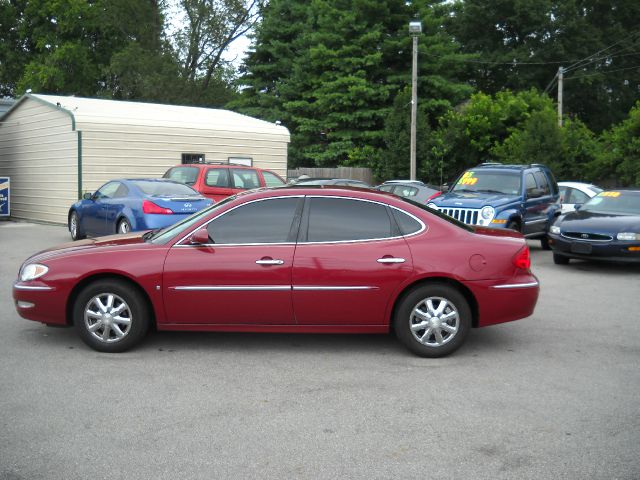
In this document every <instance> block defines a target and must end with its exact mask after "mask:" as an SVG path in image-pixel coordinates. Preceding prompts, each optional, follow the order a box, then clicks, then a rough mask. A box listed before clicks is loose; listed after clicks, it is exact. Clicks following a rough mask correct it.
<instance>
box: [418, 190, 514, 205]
mask: <svg viewBox="0 0 640 480" xmlns="http://www.w3.org/2000/svg"><path fill="white" fill-rule="evenodd" d="M519 198H520V197H519V196H517V195H507V194H504V193H500V194H495V193H482V192H461V193H458V192H450V193H445V194H443V195H440V196H439V197H436V198H434V199H433V200H431V202H433V203H435V204H436V205H437V206H438V207H441V208H482V207H484V206H485V205H491V206H492V207H501V206H503V205H508V204H510V203H516V202H517V201H518V199H519ZM431 202H429V203H431Z"/></svg>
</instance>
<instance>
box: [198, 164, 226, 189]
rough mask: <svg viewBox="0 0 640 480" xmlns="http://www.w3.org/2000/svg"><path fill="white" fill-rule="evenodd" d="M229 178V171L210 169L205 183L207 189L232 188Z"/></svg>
mask: <svg viewBox="0 0 640 480" xmlns="http://www.w3.org/2000/svg"><path fill="white" fill-rule="evenodd" d="M229 178H230V177H229V169H227V168H210V169H209V170H207V174H206V176H205V177H204V183H205V185H207V187H221V188H229V187H231V180H230V179H229Z"/></svg>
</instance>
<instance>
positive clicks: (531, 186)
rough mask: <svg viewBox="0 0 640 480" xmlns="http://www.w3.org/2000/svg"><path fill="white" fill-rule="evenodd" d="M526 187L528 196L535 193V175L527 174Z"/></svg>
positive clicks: (525, 178)
mask: <svg viewBox="0 0 640 480" xmlns="http://www.w3.org/2000/svg"><path fill="white" fill-rule="evenodd" d="M524 185H525V189H526V191H527V195H529V194H530V193H532V192H533V190H535V189H536V188H538V187H537V185H536V179H535V178H533V173H527V174H526V175H525V177H524Z"/></svg>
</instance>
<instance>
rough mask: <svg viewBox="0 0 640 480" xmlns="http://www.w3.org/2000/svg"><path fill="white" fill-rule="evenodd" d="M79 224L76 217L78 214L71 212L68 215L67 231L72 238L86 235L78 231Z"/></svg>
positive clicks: (76, 238) (81, 237)
mask: <svg viewBox="0 0 640 480" xmlns="http://www.w3.org/2000/svg"><path fill="white" fill-rule="evenodd" d="M79 232H80V224H79V219H78V214H77V213H76V212H72V213H71V215H70V216H69V233H71V239H72V240H82V239H83V238H85V236H86V235H81V234H80V233H79Z"/></svg>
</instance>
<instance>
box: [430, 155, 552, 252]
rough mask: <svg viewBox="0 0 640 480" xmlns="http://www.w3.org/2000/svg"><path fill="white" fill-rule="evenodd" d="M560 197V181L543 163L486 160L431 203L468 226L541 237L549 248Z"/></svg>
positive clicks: (543, 244)
mask: <svg viewBox="0 0 640 480" xmlns="http://www.w3.org/2000/svg"><path fill="white" fill-rule="evenodd" d="M558 198H559V193H558V184H557V183H556V180H555V178H554V176H553V174H552V173H551V171H550V170H549V169H548V168H547V167H545V166H544V165H540V164H532V165H502V164H500V163H483V164H482V165H478V166H477V167H475V168H471V169H469V170H467V171H466V172H464V173H463V174H462V175H460V177H459V178H458V179H457V180H456V181H455V183H454V184H453V186H452V187H451V188H450V189H449V191H448V192H447V193H444V194H443V195H441V196H439V197H436V198H434V199H433V200H432V201H431V202H430V203H429V204H428V206H429V207H431V208H433V209H436V210H439V211H441V212H443V213H446V214H447V215H449V216H451V217H454V218H456V219H457V220H460V221H461V222H464V223H466V224H469V225H481V226H485V227H496V228H510V229H513V230H517V231H519V232H521V233H522V234H523V235H524V236H525V237H528V238H540V240H541V242H542V248H544V249H548V248H549V245H548V242H547V230H548V227H549V225H550V224H551V222H552V221H553V218H554V214H555V212H556V211H557V210H558V209H559V208H560V205H559V203H558Z"/></svg>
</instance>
